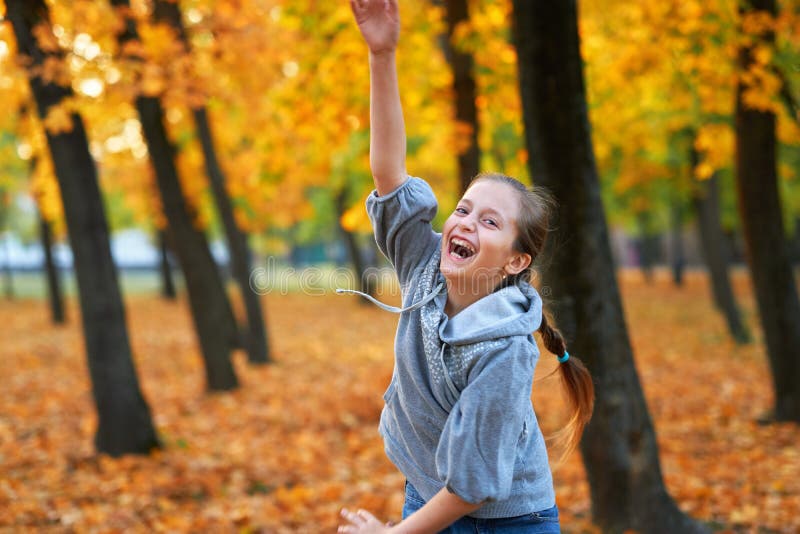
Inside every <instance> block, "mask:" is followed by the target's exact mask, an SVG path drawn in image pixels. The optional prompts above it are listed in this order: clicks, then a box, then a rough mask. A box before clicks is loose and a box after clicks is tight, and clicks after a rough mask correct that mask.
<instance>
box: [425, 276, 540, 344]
mask: <svg viewBox="0 0 800 534" xmlns="http://www.w3.org/2000/svg"><path fill="white" fill-rule="evenodd" d="M541 323H542V299H541V297H539V293H538V292H537V291H536V289H534V288H533V286H531V285H530V284H528V283H522V284H520V285H511V286H507V287H504V288H502V289H498V290H497V291H495V292H494V293H491V294H489V295H487V296H485V297H483V298H482V299H480V300H478V301H477V302H474V303H472V304H470V305H469V306H467V307H466V308H464V309H463V310H461V311H460V312H459V313H457V314H456V315H454V316H453V317H450V318H448V317H447V316H446V315H444V317H443V319H442V322H441V323H440V324H439V337H440V338H441V340H442V341H443V342H444V343H447V344H448V345H467V344H470V343H478V342H480V341H488V340H492V339H498V338H502V337H507V336H527V335H530V334H533V332H535V331H536V330H538V329H539V325H541Z"/></svg>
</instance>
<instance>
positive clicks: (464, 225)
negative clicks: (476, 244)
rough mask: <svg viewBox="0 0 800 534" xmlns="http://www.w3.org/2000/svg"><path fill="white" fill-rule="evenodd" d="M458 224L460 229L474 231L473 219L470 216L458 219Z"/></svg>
mask: <svg viewBox="0 0 800 534" xmlns="http://www.w3.org/2000/svg"><path fill="white" fill-rule="evenodd" d="M459 226H461V229H462V230H465V231H467V232H473V231H475V220H474V219H473V218H472V217H471V216H468V217H464V218H463V219H461V220H460V221H459Z"/></svg>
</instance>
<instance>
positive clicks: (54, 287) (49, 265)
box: [39, 214, 67, 324]
mask: <svg viewBox="0 0 800 534" xmlns="http://www.w3.org/2000/svg"><path fill="white" fill-rule="evenodd" d="M39 234H40V235H41V239H42V249H43V250H44V270H45V273H46V274H47V293H48V295H49V297H50V316H51V317H52V319H53V323H55V324H64V323H66V322H67V321H66V314H65V313H64V292H63V291H62V289H61V278H60V276H59V275H58V268H57V267H56V263H55V261H54V258H53V236H52V231H51V229H50V222H49V221H47V220H45V219H44V217H42V215H41V214H39Z"/></svg>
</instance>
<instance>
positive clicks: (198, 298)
mask: <svg viewBox="0 0 800 534" xmlns="http://www.w3.org/2000/svg"><path fill="white" fill-rule="evenodd" d="M111 4H112V5H113V6H124V7H128V6H129V4H128V0H111ZM125 20H126V27H125V30H124V31H123V32H121V33H120V34H119V36H118V40H119V44H120V47H122V46H123V45H124V43H125V42H126V41H128V40H131V39H136V38H137V35H138V34H137V31H136V27H135V21H134V20H133V19H132V18H130V17H128V16H126V17H125ZM135 105H136V110H137V112H138V113H139V120H140V121H141V123H142V131H143V132H144V138H145V141H146V143H147V149H148V151H149V153H150V158H151V160H152V163H153V167H154V169H155V175H156V183H157V184H158V190H159V193H160V195H161V204H162V206H163V209H164V215H165V216H166V219H167V222H168V226H167V232H168V234H169V237H168V239H169V242H170V243H171V244H172V245H173V246H174V247H175V253H176V255H177V256H178V261H179V262H180V264H181V270H182V271H183V276H184V280H185V281H186V292H187V293H188V294H189V305H190V308H191V312H192V320H193V322H194V327H195V331H196V332H197V336H198V338H199V340H200V348H201V352H202V355H203V361H204V363H205V372H206V385H207V387H208V389H209V390H211V391H222V390H229V389H233V388H235V387H237V385H238V381H237V379H236V374H235V373H234V369H233V364H232V362H231V359H230V347H231V345H233V344H235V343H236V342H237V338H238V332H237V328H236V321H235V319H234V315H233V310H232V309H231V305H230V301H229V300H228V296H227V294H226V293H225V287H224V286H223V284H222V280H221V278H220V274H219V270H218V268H217V265H216V263H215V262H214V258H213V256H212V255H211V251H210V250H209V247H208V242H207V241H206V237H205V235H204V234H203V232H201V231H200V230H198V229H197V228H196V227H195V226H194V217H193V216H192V215H193V214H192V211H191V207H190V206H189V205H188V204H187V202H186V199H185V197H184V195H183V191H182V189H181V184H180V180H179V178H178V171H177V169H176V167H175V149H174V147H173V146H172V143H171V142H170V140H169V138H168V136H167V131H166V129H165V128H164V110H163V109H162V107H161V102H160V101H159V99H158V98H156V97H151V96H138V97H137V98H136V102H135Z"/></svg>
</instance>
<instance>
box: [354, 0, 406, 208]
mask: <svg viewBox="0 0 800 534" xmlns="http://www.w3.org/2000/svg"><path fill="white" fill-rule="evenodd" d="M350 7H351V8H352V10H353V14H354V15H355V18H356V23H357V24H358V28H359V30H361V35H362V36H363V37H364V40H365V41H366V43H367V46H368V47H369V73H370V109H369V112H370V141H369V162H370V167H371V169H372V178H373V180H374V181H375V188H376V189H377V190H378V195H380V196H383V195H386V194H388V193H391V192H392V191H394V190H395V189H397V188H398V187H400V186H401V185H402V184H403V182H405V180H406V128H405V124H404V122H403V108H402V106H401V104H400V88H399V85H398V82H397V64H396V61H395V51H396V50H397V41H398V38H399V35H400V17H399V12H398V7H397V0H350Z"/></svg>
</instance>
